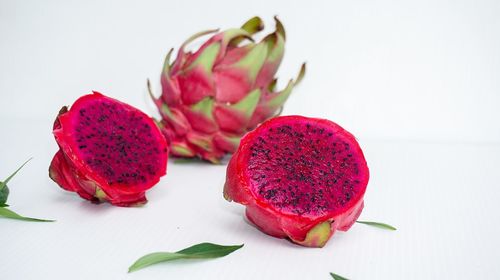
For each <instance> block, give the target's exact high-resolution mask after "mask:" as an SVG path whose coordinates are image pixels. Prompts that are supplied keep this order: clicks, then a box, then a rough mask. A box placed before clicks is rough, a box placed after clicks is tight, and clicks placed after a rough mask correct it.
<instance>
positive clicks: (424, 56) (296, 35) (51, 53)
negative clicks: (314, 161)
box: [0, 0, 500, 279]
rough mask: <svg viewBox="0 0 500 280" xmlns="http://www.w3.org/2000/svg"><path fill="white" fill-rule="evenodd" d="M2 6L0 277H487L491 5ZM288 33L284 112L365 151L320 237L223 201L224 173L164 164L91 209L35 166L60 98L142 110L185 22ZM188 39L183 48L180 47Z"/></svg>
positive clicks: (494, 108)
mask: <svg viewBox="0 0 500 280" xmlns="http://www.w3.org/2000/svg"><path fill="white" fill-rule="evenodd" d="M269 2H270V1H260V0H258V1H197V2H195V1H183V2H175V1H170V2H167V1H155V2H153V1H137V2H125V1H82V2H74V1H5V0H0V105H1V110H0V130H1V131H2V136H1V137H0V152H1V158H0V176H4V177H5V176H7V175H8V174H10V172H12V171H13V170H14V169H15V168H16V167H17V166H18V165H20V163H22V162H23V161H24V160H25V159H26V158H29V157H31V156H33V157H34V159H33V161H32V162H30V163H29V164H28V165H27V166H26V168H25V169H24V170H23V171H22V172H21V173H20V174H19V175H18V177H16V178H15V179H14V180H12V183H11V184H10V188H11V192H12V194H11V196H10V198H9V202H10V204H11V205H13V207H12V209H13V210H16V211H18V212H20V213H21V214H25V215H30V216H36V217H42V218H54V219H57V222H56V223H53V224H34V223H26V222H18V221H13V220H6V219H0V230H1V231H0V271H1V275H2V276H1V278H2V279H40V278H41V279H329V276H328V272H330V271H333V272H336V273H338V274H341V275H344V276H346V277H348V278H352V279H471V278H474V279H498V278H500V266H498V264H497V263H498V260H499V259H500V241H499V239H498V236H500V226H499V223H500V204H499V203H498V197H499V195H500V191H499V188H498V187H499V186H498V182H499V181H500V172H499V169H500V124H499V120H500V113H499V111H500V110H499V107H500V16H499V15H500V2H498V1H436V0H433V1H412V2H410V1H286V2H285V1H275V2H274V3H269ZM276 14H277V15H279V17H280V19H281V20H282V21H283V23H284V25H285V27H286V29H287V35H288V38H287V46H286V47H287V50H286V55H285V58H284V61H283V63H282V67H281V69H280V71H279V73H278V74H279V77H281V78H282V80H281V83H280V85H282V86H283V85H284V84H285V82H286V81H287V80H288V79H289V78H291V77H294V76H295V75H296V73H297V71H298V68H299V66H300V64H301V63H302V62H303V61H307V63H308V73H307V75H306V77H305V79H304V80H303V83H302V84H301V85H300V87H298V88H297V89H296V90H295V91H294V93H293V94H292V96H291V97H290V100H289V102H288V103H287V106H286V107H285V111H284V114H303V115H308V116H316V117H323V118H328V119H331V120H333V121H336V122H338V123H339V124H341V125H342V126H344V127H345V128H347V129H348V130H350V131H351V132H353V133H354V134H355V135H356V136H357V137H358V138H359V139H360V142H361V145H362V147H363V148H364V151H365V154H366V157H367V160H368V163H369V166H370V169H371V175H372V177H371V181H370V184H369V186H368V191H367V194H366V197H365V200H366V207H365V210H364V212H363V214H362V218H363V219H366V220H377V221H383V222H388V223H390V224H393V225H395V226H396V227H397V228H398V231H396V232H387V231H382V230H378V229H373V228H370V227H366V226H363V225H355V226H354V227H353V228H352V229H351V230H350V231H349V232H347V233H339V234H336V235H335V236H334V237H333V239H332V240H330V242H329V243H328V244H327V246H326V247H324V248H323V249H308V248H302V247H298V246H295V245H292V244H290V243H288V242H287V241H285V240H279V239H275V238H271V237H269V236H266V235H264V234H262V233H260V232H259V231H257V230H256V229H255V228H253V227H251V226H249V225H248V224H247V223H246V222H245V221H244V220H243V218H242V214H243V207H241V206H239V205H237V204H234V203H233V204H230V203H227V202H226V201H224V200H223V199H222V194H221V192H222V185H223V183H224V176H225V167H224V166H211V165H208V164H204V163H197V164H193V165H189V164H174V163H172V162H171V163H170V165H169V168H168V176H166V177H165V178H163V180H162V181H161V183H160V184H159V185H158V186H157V187H156V188H154V189H152V190H151V191H150V192H149V193H148V198H149V200H150V202H149V204H148V205H147V206H145V207H143V208H140V209H136V208H132V209H128V208H117V207H112V206H109V205H106V204H104V205H92V204H89V203H87V202H86V201H83V200H81V199H79V198H78V197H77V196H76V195H73V194H70V193H67V192H64V191H63V190H61V189H59V188H58V187H57V186H56V185H55V183H53V182H52V181H50V179H49V178H48V176H47V169H48V165H49V163H50V159H51V157H52V155H53V154H54V153H55V152H56V150H57V146H56V144H55V142H54V140H53V137H52V135H51V126H52V122H53V119H54V117H55V115H56V113H57V112H58V110H59V108H60V107H61V106H62V105H69V104H71V103H72V102H73V101H74V100H75V99H76V98H78V97H79V96H81V95H83V94H85V93H89V92H90V91H91V90H98V91H101V92H103V93H105V94H107V95H110V96H112V97H115V98H118V99H120V100H122V101H125V102H128V103H130V104H132V105H134V106H136V107H138V108H141V109H143V110H145V111H146V112H148V113H150V114H152V115H155V113H156V112H155V109H154V108H153V106H152V104H151V102H149V100H148V99H147V95H146V90H145V89H146V87H145V81H146V78H151V79H152V81H153V84H154V88H155V89H156V92H159V90H160V87H159V74H160V70H161V66H162V63H163V58H164V56H165V54H166V52H167V51H168V50H169V48H171V47H175V48H176V47H177V46H179V45H180V44H181V43H182V42H183V40H184V39H186V38H187V37H188V36H190V35H191V34H193V33H195V32H198V31H200V30H205V29H212V28H217V27H220V28H223V29H224V28H229V27H237V26H239V25H240V24H241V23H243V22H244V21H245V20H246V19H248V18H250V17H252V16H254V15H259V16H261V17H262V18H263V19H264V20H265V22H266V24H267V29H266V31H269V30H272V27H273V22H272V16H274V15H276ZM193 46H194V47H196V44H194V45H193ZM203 241H210V242H214V243H220V244H240V243H245V247H244V248H243V249H241V250H239V251H237V252H235V253H234V254H232V255H229V256H227V257H225V258H221V259H217V260H210V261H206V262H202V261H199V262H198V261H195V262H182V261H181V262H177V263H170V264H165V265H158V266H154V267H150V268H148V269H145V270H143V271H139V272H136V273H133V274H127V273H126V271H127V268H128V266H129V265H130V264H131V263H132V262H133V261H134V260H135V259H136V258H138V257H139V256H141V255H143V254H145V253H149V252H152V251H175V250H179V249H182V248H184V247H187V246H190V245H193V244H195V243H199V242H203Z"/></svg>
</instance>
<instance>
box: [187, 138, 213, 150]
mask: <svg viewBox="0 0 500 280" xmlns="http://www.w3.org/2000/svg"><path fill="white" fill-rule="evenodd" d="M187 140H188V141H189V143H191V144H193V145H195V146H197V147H199V148H201V149H203V150H205V151H207V152H211V151H212V145H211V142H210V140H209V139H207V138H206V137H189V136H188V138H187Z"/></svg>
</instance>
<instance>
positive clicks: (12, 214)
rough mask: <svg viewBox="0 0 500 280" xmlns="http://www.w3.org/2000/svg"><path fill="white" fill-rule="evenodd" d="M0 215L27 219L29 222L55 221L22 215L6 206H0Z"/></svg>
mask: <svg viewBox="0 0 500 280" xmlns="http://www.w3.org/2000/svg"><path fill="white" fill-rule="evenodd" d="M0 216H3V217H5V218H8V219H15V220H22V221H29V222H55V221H54V220H42V219H35V218H29V217H23V216H21V215H19V214H17V213H16V212H14V211H12V210H9V209H7V208H0Z"/></svg>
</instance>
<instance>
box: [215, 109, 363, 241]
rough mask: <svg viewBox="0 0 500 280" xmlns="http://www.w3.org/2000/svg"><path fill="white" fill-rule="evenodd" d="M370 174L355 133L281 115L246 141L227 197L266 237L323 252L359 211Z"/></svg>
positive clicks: (230, 174)
mask: <svg viewBox="0 0 500 280" xmlns="http://www.w3.org/2000/svg"><path fill="white" fill-rule="evenodd" d="M368 178H369V172H368V166H367V164H366V160H365V158H364V156H363V152H362V151H361V148H360V147H359V144H358V142H357V141H356V139H355V138H354V136H353V135H352V134H351V133H349V132H348V131H346V130H344V129H343V128H342V127H340V126H339V125H337V124H335V123H333V122H331V121H329V120H324V119H315V118H306V117H302V116H284V117H277V118H274V119H271V120H268V121H266V122H264V123H263V124H262V125H260V126H259V127H257V128H256V129H255V130H253V131H251V132H249V133H248V134H246V135H245V136H244V137H243V139H242V140H241V144H240V146H239V147H238V150H237V152H236V153H235V154H234V155H233V157H232V158H231V160H230V162H229V165H228V167H227V176H226V183H225V186H224V197H225V198H226V199H227V200H229V201H231V200H234V201H235V202H238V203H241V204H243V205H245V206H246V216H247V217H248V219H249V220H250V221H251V222H252V223H254V224H255V225H256V226H257V227H258V228H259V229H260V230H262V231H263V232H265V233H267V234H269V235H272V236H275V237H279V238H289V239H290V240H291V241H293V242H294V243H297V244H300V245H303V246H308V247H323V246H324V245H325V244H326V242H327V241H328V240H329V239H330V237H331V236H332V235H333V233H334V232H335V231H336V230H337V229H338V230H341V231H347V230H348V229H349V228H350V227H351V226H352V224H353V223H354V222H355V221H356V219H357V218H358V217H359V215H360V214H361V211H362V209H363V196H364V193H365V190H366V185H367V184H368Z"/></svg>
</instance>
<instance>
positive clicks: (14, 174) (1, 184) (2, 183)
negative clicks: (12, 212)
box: [0, 158, 32, 190]
mask: <svg viewBox="0 0 500 280" xmlns="http://www.w3.org/2000/svg"><path fill="white" fill-rule="evenodd" d="M31 159H32V158H29V159H28V160H27V161H25V162H24V163H23V164H22V165H21V166H19V168H18V169H17V170H16V171H14V173H12V174H10V176H9V177H7V179H5V181H3V182H0V190H1V189H3V188H4V187H5V186H6V185H7V183H8V182H9V181H10V179H12V177H14V176H16V174H17V172H19V170H21V168H23V166H25V165H26V163H28V161H30V160H31Z"/></svg>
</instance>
